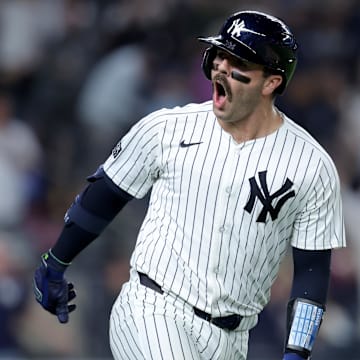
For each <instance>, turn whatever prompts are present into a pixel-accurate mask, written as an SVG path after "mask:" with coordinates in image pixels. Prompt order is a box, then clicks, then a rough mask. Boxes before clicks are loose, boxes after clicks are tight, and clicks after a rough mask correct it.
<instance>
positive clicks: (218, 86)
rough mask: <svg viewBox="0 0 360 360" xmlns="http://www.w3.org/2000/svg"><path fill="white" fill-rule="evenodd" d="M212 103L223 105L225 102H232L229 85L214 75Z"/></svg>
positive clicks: (221, 77)
mask: <svg viewBox="0 0 360 360" xmlns="http://www.w3.org/2000/svg"><path fill="white" fill-rule="evenodd" d="M213 87H214V101H215V102H216V103H217V104H219V105H223V104H224V102H225V101H226V100H228V101H231V100H232V93H231V89H230V86H229V84H228V83H227V81H226V80H225V79H224V78H223V76H221V75H216V76H215V77H214V79H213Z"/></svg>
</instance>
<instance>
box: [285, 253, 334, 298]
mask: <svg viewBox="0 0 360 360" xmlns="http://www.w3.org/2000/svg"><path fill="white" fill-rule="evenodd" d="M293 260H294V278H293V283H292V289H291V296H290V297H291V298H293V299H294V298H306V299H309V300H312V301H315V302H317V303H320V304H324V305H325V303H326V298H327V292H328V287H329V280H330V262H331V250H300V249H296V248H293Z"/></svg>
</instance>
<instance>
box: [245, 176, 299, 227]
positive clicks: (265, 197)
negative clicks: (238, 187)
mask: <svg viewBox="0 0 360 360" xmlns="http://www.w3.org/2000/svg"><path fill="white" fill-rule="evenodd" d="M266 173H267V171H261V172H259V179H260V187H261V188H260V187H259V185H258V184H257V182H256V179H255V176H253V177H252V178H250V179H249V182H250V188H251V193H250V198H249V201H248V202H247V204H246V205H245V207H244V209H245V210H246V211H247V212H248V213H251V211H252V210H253V208H254V204H255V200H256V198H258V199H259V200H260V201H261V203H262V204H263V208H262V210H261V212H260V214H259V216H258V218H257V219H256V222H262V223H265V221H266V216H267V213H269V214H270V216H271V219H272V220H276V219H277V217H278V215H279V212H280V210H281V208H282V206H283V205H284V204H285V202H286V201H287V200H289V199H290V198H292V197H294V196H295V191H294V190H291V191H288V190H290V189H291V187H292V186H293V182H292V181H290V180H289V179H288V178H286V181H285V184H284V185H283V186H282V187H281V188H280V189H279V190H277V191H275V192H274V193H273V194H270V193H269V189H268V186H267V183H266ZM276 198H279V199H278V201H277V203H276V205H275V207H274V206H273V205H272V202H273V200H274V199H276Z"/></svg>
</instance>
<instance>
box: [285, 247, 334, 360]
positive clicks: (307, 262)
mask: <svg viewBox="0 0 360 360" xmlns="http://www.w3.org/2000/svg"><path fill="white" fill-rule="evenodd" d="M293 260H294V279H293V284H292V289H291V296H290V301H289V304H288V313H287V330H286V341H285V354H284V358H283V359H284V360H300V359H307V358H308V356H310V354H311V351H312V348H313V345H314V341H315V339H316V336H317V334H318V331H319V328H320V325H321V322H322V317H323V314H324V311H325V304H326V299H327V291H328V285H329V278H330V261H331V250H319V251H307V250H300V249H295V248H294V249H293ZM301 321H303V327H302V328H300V327H299V326H300V322H301ZM305 335H306V336H305Z"/></svg>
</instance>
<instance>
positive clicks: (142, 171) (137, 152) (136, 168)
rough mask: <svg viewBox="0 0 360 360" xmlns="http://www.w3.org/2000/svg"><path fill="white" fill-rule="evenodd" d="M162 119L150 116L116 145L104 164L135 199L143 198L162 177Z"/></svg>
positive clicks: (113, 178) (115, 179) (109, 174)
mask: <svg viewBox="0 0 360 360" xmlns="http://www.w3.org/2000/svg"><path fill="white" fill-rule="evenodd" d="M161 124H162V122H161V120H160V119H158V118H157V117H156V115H149V116H147V117H145V118H143V119H142V120H140V121H139V122H138V123H136V124H135V125H134V126H133V127H132V128H131V129H130V130H129V132H128V133H127V134H126V135H125V136H124V137H123V138H122V139H121V140H120V141H119V142H118V143H117V145H116V146H115V147H114V149H113V150H112V152H111V154H110V156H109V157H108V158H107V159H106V161H105V163H104V164H103V168H104V171H105V173H106V174H107V175H108V176H109V177H110V178H111V179H112V181H113V182H114V183H115V184H116V185H118V186H119V187H120V188H121V189H122V190H124V191H126V192H127V193H129V194H130V195H132V196H134V197H135V198H138V199H140V198H142V197H144V196H145V195H146V194H147V192H148V191H149V189H150V188H151V187H152V185H153V183H154V181H155V180H156V178H157V177H158V175H159V171H160V168H159V154H160V147H161V145H160V136H161V135H160V133H161Z"/></svg>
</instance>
